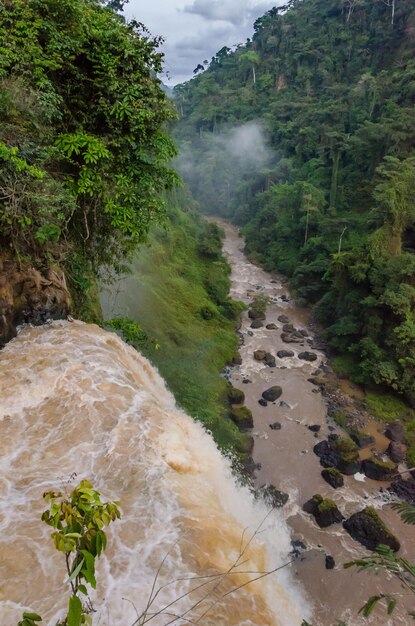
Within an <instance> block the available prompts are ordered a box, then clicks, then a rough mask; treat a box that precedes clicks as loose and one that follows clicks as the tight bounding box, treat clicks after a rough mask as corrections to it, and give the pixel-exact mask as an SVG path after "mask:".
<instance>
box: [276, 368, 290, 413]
mask: <svg viewBox="0 0 415 626" xmlns="http://www.w3.org/2000/svg"><path fill="white" fill-rule="evenodd" d="M281 369H282V368H281ZM278 406H279V407H281V408H282V409H291V407H290V405H289V404H288V403H287V402H285V401H284V400H281V401H280V402H278Z"/></svg>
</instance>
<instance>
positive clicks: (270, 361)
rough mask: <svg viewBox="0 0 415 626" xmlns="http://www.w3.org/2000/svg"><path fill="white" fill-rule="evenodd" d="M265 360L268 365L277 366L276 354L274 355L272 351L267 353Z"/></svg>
mask: <svg viewBox="0 0 415 626" xmlns="http://www.w3.org/2000/svg"><path fill="white" fill-rule="evenodd" d="M264 362H265V364H266V365H268V367H275V366H276V361H275V356H273V355H272V354H271V353H270V352H267V353H266V355H265V359H264Z"/></svg>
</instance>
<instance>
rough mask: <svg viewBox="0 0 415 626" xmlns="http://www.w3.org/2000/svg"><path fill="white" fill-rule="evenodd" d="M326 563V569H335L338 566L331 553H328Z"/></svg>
mask: <svg viewBox="0 0 415 626" xmlns="http://www.w3.org/2000/svg"><path fill="white" fill-rule="evenodd" d="M325 563H326V569H334V568H335V566H336V561H335V560H334V559H333V557H332V556H330V554H327V555H326V558H325Z"/></svg>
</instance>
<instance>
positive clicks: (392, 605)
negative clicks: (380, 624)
mask: <svg viewBox="0 0 415 626" xmlns="http://www.w3.org/2000/svg"><path fill="white" fill-rule="evenodd" d="M395 606H396V600H395V598H388V615H391V614H392V611H393V610H394V608H395Z"/></svg>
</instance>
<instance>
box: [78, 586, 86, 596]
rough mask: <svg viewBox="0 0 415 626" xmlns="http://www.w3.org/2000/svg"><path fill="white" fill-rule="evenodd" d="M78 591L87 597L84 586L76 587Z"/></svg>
mask: <svg viewBox="0 0 415 626" xmlns="http://www.w3.org/2000/svg"><path fill="white" fill-rule="evenodd" d="M78 591H80V592H81V593H83V594H84V595H85V596H87V595H88V589H87V588H86V587H85V585H78Z"/></svg>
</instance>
